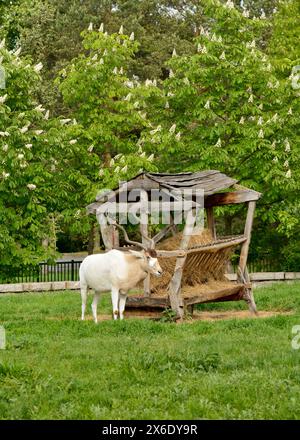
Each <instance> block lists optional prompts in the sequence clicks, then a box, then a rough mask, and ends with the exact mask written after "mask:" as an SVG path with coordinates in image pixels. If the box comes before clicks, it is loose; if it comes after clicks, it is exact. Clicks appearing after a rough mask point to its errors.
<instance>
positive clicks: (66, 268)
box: [0, 260, 81, 284]
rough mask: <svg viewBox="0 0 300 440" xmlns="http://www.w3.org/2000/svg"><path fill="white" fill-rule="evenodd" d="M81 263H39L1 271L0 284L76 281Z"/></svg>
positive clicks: (71, 261) (72, 261)
mask: <svg viewBox="0 0 300 440" xmlns="http://www.w3.org/2000/svg"><path fill="white" fill-rule="evenodd" d="M80 264H81V261H75V260H70V261H62V262H57V263H55V264H48V263H40V264H39V265H37V266H24V267H20V268H18V269H14V270H9V271H8V270H7V269H6V270H1V266H0V283H5V284H10V283H43V282H47V281H78V280H79V266H80Z"/></svg>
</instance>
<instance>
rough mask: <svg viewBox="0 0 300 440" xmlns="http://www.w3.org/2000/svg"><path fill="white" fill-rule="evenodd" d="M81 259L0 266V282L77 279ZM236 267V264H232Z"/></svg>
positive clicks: (264, 265) (259, 268) (254, 268)
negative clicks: (34, 264) (33, 264)
mask: <svg viewBox="0 0 300 440" xmlns="http://www.w3.org/2000/svg"><path fill="white" fill-rule="evenodd" d="M80 264H81V261H76V260H70V261H59V262H57V263H55V264H47V263H40V264H39V265H37V266H24V267H20V268H19V269H11V268H7V267H1V266H0V284H13V283H41V282H49V281H50V282H51V281H78V280H79V266H80ZM247 266H248V270H249V272H250V273H253V272H280V271H284V269H280V267H278V264H276V262H273V261H270V260H267V259H264V260H259V261H253V262H251V261H250V262H248V265H247ZM233 267H234V269H236V264H233Z"/></svg>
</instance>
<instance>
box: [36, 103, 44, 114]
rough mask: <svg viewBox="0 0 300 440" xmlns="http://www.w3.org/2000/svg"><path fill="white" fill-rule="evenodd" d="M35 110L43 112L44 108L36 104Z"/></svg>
mask: <svg viewBox="0 0 300 440" xmlns="http://www.w3.org/2000/svg"><path fill="white" fill-rule="evenodd" d="M34 110H36V111H37V112H41V113H43V112H44V111H45V109H44V108H43V106H42V104H40V105H38V106H37V107H35V109H34Z"/></svg>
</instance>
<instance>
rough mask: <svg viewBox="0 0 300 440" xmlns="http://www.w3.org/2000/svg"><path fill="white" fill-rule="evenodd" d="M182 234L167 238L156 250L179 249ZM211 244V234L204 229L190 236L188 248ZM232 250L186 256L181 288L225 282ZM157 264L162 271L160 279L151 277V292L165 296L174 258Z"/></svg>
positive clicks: (164, 259)
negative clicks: (210, 282)
mask: <svg viewBox="0 0 300 440" xmlns="http://www.w3.org/2000/svg"><path fill="white" fill-rule="evenodd" d="M181 239H182V233H178V234H176V235H175V236H172V237H170V238H167V239H165V240H163V241H162V242H160V243H159V244H158V245H157V249H161V250H175V249H178V248H179V245H180V242H181ZM212 242H213V238H212V235H211V232H210V231H209V230H207V229H204V230H203V231H202V233H201V234H198V235H192V236H191V238H190V242H189V246H188V248H189V249H191V248H194V247H196V246H201V245H205V244H210V243H212ZM231 253H232V250H231V249H230V248H225V249H223V250H221V251H219V252H216V253H214V254H212V253H205V252H203V253H201V254H199V253H195V254H193V253H192V254H189V255H188V256H187V260H186V264H185V266H184V270H183V275H182V282H181V286H182V287H183V286H197V285H199V284H203V283H209V281H225V280H226V279H225V270H226V266H227V263H228V261H229V259H230V256H231ZM159 263H160V265H161V267H162V270H163V275H162V277H160V278H156V277H154V276H151V292H152V294H154V295H162V294H166V291H167V288H168V286H169V283H170V281H171V279H172V277H173V274H174V269H175V264H176V258H175V257H174V258H161V257H160V258H159Z"/></svg>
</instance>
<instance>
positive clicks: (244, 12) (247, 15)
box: [243, 9, 250, 18]
mask: <svg viewBox="0 0 300 440" xmlns="http://www.w3.org/2000/svg"><path fill="white" fill-rule="evenodd" d="M249 15H250V14H249V11H247V9H244V11H243V17H245V18H249Z"/></svg>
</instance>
